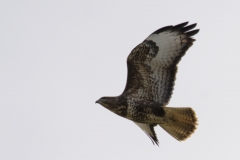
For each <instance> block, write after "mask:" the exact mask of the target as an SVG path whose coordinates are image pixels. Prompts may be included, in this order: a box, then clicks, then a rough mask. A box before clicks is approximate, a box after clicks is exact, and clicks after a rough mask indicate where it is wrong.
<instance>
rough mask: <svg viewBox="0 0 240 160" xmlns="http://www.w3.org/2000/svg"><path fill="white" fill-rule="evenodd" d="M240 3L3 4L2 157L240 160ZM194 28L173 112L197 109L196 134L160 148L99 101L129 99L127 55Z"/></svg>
mask: <svg viewBox="0 0 240 160" xmlns="http://www.w3.org/2000/svg"><path fill="white" fill-rule="evenodd" d="M239 9H240V2H239V1H238V0H228V1H220V0H208V1H192V0H181V1H171V0H170V1H166V0H157V1H129V0H121V1H112V0H108V1H103V0H102V1H90V0H89V1H82V0H70V1H62V0H60V1H59V0H58V1H54V0H53V1H47V0H38V1H37V0H31V1H30V0H23V1H14V0H1V1H0V159H1V160H59V159H63V160H65V159H66V160H80V159H109V160H113V159H119V160H123V159H124V160H133V159H138V160H143V159H144V160H145V159H149V160H150V159H151V160H152V159H168V160H176V159H178V160H203V159H218V160H219V159H224V160H226V159H229V160H238V159H240V152H239V151H240V136H239V135H240V129H239V122H240V120H239V114H240V100H239V96H240V92H239V90H240V85H239V82H240V56H239V55H240V43H239V35H240V31H239V28H240V21H239V18H240V11H239ZM185 21H189V23H190V24H192V23H198V25H197V27H196V28H198V29H200V32H199V33H198V34H197V35H195V36H194V38H195V39H196V40H197V41H196V42H195V43H194V45H193V46H192V47H191V48H190V49H189V50H188V52H187V54H186V55H185V56H184V57H183V59H182V60H181V62H180V64H179V70H178V74H177V81H176V83H175V84H176V85H175V88H174V94H173V96H172V99H171V101H170V103H169V104H168V106H171V107H192V108H193V109H194V110H195V111H196V113H197V116H198V118H199V126H198V129H197V130H196V132H195V133H194V134H193V135H192V136H191V138H189V139H188V140H186V141H184V142H178V141H176V140H175V139H174V138H172V137H171V136H170V135H169V134H167V133H166V132H165V131H164V130H163V129H161V128H160V127H156V129H155V130H156V133H157V135H158V139H159V142H160V145H159V147H157V146H154V145H153V144H152V143H151V141H150V139H149V138H148V137H147V136H146V135H145V133H144V132H143V131H142V130H141V129H140V128H139V127H138V126H136V125H135V124H134V123H133V122H131V121H129V120H127V119H124V118H121V117H119V116H117V115H115V114H113V113H111V112H110V111H108V110H106V109H105V108H103V107H102V106H100V105H99V104H95V101H96V100H97V99H99V98H100V97H102V96H115V95H119V94H121V93H122V91H123V89H124V87H125V83H126V78H127V65H126V58H127V56H128V54H129V53H130V51H131V50H132V49H133V48H134V47H135V46H136V45H138V44H139V43H141V42H142V41H143V40H144V39H145V38H146V37H147V36H148V35H149V34H150V33H152V32H153V31H155V30H156V29H158V28H161V27H164V26H167V25H176V24H179V23H182V22H185Z"/></svg>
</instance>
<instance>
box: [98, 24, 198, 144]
mask: <svg viewBox="0 0 240 160" xmlns="http://www.w3.org/2000/svg"><path fill="white" fill-rule="evenodd" d="M186 25H187V22H186V23H182V24H179V25H176V26H167V27H164V28H161V29H159V30H157V31H155V32H153V33H152V34H151V35H150V36H149V37H147V38H146V39H145V40H144V41H143V42H142V43H141V44H139V45H138V46H137V47H135V48H134V49H133V50H132V52H131V53H130V55H129V56H128V58H127V65H128V78H127V84H126V87H125V90H124V91H123V93H122V94H121V95H120V96H117V97H102V98H100V99H99V100H98V101H97V103H100V104H101V105H102V106H104V107H105V108H107V109H109V110H110V111H112V112H114V113H116V114H117V115H119V116H122V117H124V118H127V119H129V120H132V121H133V122H135V124H137V125H138V126H139V127H140V128H141V129H142V130H143V131H144V132H145V133H146V134H147V135H148V136H149V137H150V139H151V140H152V141H153V143H156V144H158V139H157V136H156V134H155V131H154V127H155V126H156V125H160V126H161V127H162V128H163V129H164V130H166V131H167V132H168V133H169V134H171V135H172V136H173V137H174V138H176V139H177V140H185V139H186V138H188V137H189V136H190V135H191V134H192V133H193V132H194V130H195V128H196V125H197V123H196V122H197V118H196V116H195V112H194V111H193V110H192V109H191V108H171V107H166V105H167V104H168V102H169V100H170V98H171V95H172V91H173V87H174V81H175V75H176V72H177V64H178V62H179V61H180V60H181V57H182V56H183V55H184V54H185V52H186V51H187V50H188V48H189V47H191V45H192V44H193V42H194V41H195V40H194V39H192V38H191V36H193V35H195V34H196V33H198V31H199V30H193V31H189V30H191V29H193V28H194V27H195V26H196V24H193V25H189V26H186ZM187 31H189V32H187Z"/></svg>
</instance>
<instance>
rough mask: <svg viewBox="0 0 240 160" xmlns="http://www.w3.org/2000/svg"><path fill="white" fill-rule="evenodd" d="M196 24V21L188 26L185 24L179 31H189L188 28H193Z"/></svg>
mask: <svg viewBox="0 0 240 160" xmlns="http://www.w3.org/2000/svg"><path fill="white" fill-rule="evenodd" d="M196 26H197V23H194V24H191V25H189V26H186V27H184V28H182V29H181V30H180V31H181V32H186V31H189V30H191V29H193V28H195V27H196Z"/></svg>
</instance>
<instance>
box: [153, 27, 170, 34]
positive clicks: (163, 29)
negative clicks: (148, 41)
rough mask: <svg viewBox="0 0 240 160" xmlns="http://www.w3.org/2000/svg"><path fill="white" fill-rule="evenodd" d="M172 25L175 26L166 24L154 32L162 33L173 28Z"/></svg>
mask: <svg viewBox="0 0 240 160" xmlns="http://www.w3.org/2000/svg"><path fill="white" fill-rule="evenodd" d="M172 27H173V26H166V27H163V28H160V29H158V30H156V31H154V32H153V33H152V34H159V33H161V32H164V31H166V30H169V29H171V28H172Z"/></svg>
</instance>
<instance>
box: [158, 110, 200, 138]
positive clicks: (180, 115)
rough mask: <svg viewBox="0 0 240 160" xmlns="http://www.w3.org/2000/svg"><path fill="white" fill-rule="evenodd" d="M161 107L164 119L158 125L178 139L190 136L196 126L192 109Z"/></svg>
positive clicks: (195, 118)
mask: <svg viewBox="0 0 240 160" xmlns="http://www.w3.org/2000/svg"><path fill="white" fill-rule="evenodd" d="M163 108H164V111H165V117H164V118H165V120H164V122H163V123H160V124H159V125H160V126H161V127H162V128H163V129H164V130H165V131H167V132H168V133H169V134H170V135H171V136H173V137H174V138H176V139H177V140H179V141H183V140H185V139H187V138H188V137H190V136H191V134H192V133H193V132H194V131H195V129H196V126H197V117H196V114H195V112H194V110H193V109H192V108H172V107H163Z"/></svg>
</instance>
